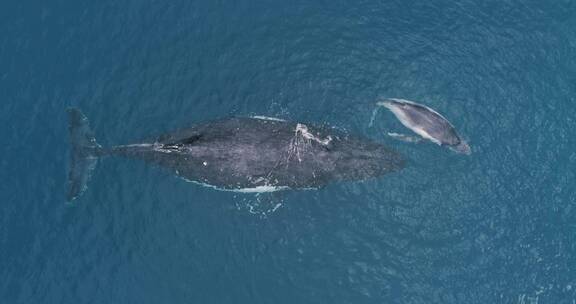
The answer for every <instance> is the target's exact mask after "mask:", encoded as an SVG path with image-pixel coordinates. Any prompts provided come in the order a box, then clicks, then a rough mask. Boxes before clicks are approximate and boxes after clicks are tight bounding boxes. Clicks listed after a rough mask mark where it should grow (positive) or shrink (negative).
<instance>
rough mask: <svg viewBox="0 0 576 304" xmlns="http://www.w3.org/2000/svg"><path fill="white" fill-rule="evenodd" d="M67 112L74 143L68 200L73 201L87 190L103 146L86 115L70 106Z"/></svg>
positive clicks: (71, 155) (70, 165)
mask: <svg viewBox="0 0 576 304" xmlns="http://www.w3.org/2000/svg"><path fill="white" fill-rule="evenodd" d="M66 112H67V114H68V132H69V136H70V143H71V145H72V149H71V152H70V163H69V164H68V166H69V168H68V185H67V186H68V187H67V193H66V200H67V201H68V202H71V201H73V200H74V199H75V198H77V197H78V196H80V195H81V194H82V192H84V190H86V188H87V185H88V181H89V180H90V176H91V173H92V171H93V170H94V168H95V167H96V163H97V162H98V155H99V154H101V152H102V148H101V147H100V145H99V144H98V143H97V142H96V139H95V138H94V134H93V133H92V130H91V129H90V126H89V124H88V119H87V118H86V116H84V114H82V112H80V110H78V109H76V108H68V109H67V110H66Z"/></svg>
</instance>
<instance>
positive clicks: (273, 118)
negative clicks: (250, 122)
mask: <svg viewBox="0 0 576 304" xmlns="http://www.w3.org/2000/svg"><path fill="white" fill-rule="evenodd" d="M251 118H255V119H260V120H271V121H286V120H284V119H282V118H276V117H268V116H261V115H256V116H252V117H251Z"/></svg>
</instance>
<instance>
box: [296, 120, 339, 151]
mask: <svg viewBox="0 0 576 304" xmlns="http://www.w3.org/2000/svg"><path fill="white" fill-rule="evenodd" d="M296 133H297V134H298V133H299V134H301V135H302V136H303V137H304V138H306V139H310V140H313V141H315V142H317V143H319V144H321V145H324V146H326V145H328V144H329V143H330V142H331V141H332V136H330V135H328V136H327V137H326V138H324V139H320V138H318V137H317V136H315V135H314V134H312V133H310V131H308V126H306V125H305V124H301V123H299V124H297V125H296Z"/></svg>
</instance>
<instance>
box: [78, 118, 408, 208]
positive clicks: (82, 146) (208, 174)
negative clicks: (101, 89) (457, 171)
mask: <svg viewBox="0 0 576 304" xmlns="http://www.w3.org/2000/svg"><path fill="white" fill-rule="evenodd" d="M67 112H68V120H69V133H70V139H71V144H72V151H71V153H70V157H71V160H70V161H71V164H70V168H69V172H68V193H67V200H68V201H72V200H74V199H75V198H77V197H78V196H79V195H80V194H81V193H82V192H83V191H84V190H85V189H86V186H87V183H88V180H89V179H90V172H91V171H92V170H93V169H94V168H95V166H96V162H97V161H98V159H99V158H101V157H103V156H121V157H129V158H136V159H141V160H143V161H145V162H147V163H151V164H154V165H157V166H160V167H163V168H166V169H168V170H170V171H172V172H173V173H174V174H175V175H177V176H179V177H181V178H183V179H185V180H188V181H191V182H195V183H198V184H201V185H204V186H209V187H212V188H215V189H218V190H229V191H238V192H268V191H278V190H286V189H311V188H319V187H322V186H324V185H326V184H328V183H331V182H335V181H355V180H363V179H367V178H373V177H377V176H381V175H384V174H386V173H389V172H394V171H398V170H400V169H402V168H403V167H404V166H405V160H404V158H403V157H402V156H401V155H400V154H398V153H397V152H395V151H393V150H391V149H389V148H387V147H385V146H384V145H382V144H379V143H376V142H373V141H370V140H367V139H364V138H361V137H357V136H353V135H349V134H344V133H343V132H341V131H337V130H334V129H331V128H323V127H316V126H312V125H307V124H302V123H297V122H291V121H286V120H282V119H277V118H269V117H264V116H257V117H236V118H227V119H221V120H215V121H210V122H207V123H203V124H198V125H196V126H193V127H190V128H186V129H181V130H177V131H175V132H172V133H168V134H165V135H162V136H159V137H157V138H155V139H153V140H150V141H145V142H142V143H136V144H129V145H120V146H114V147H110V148H102V147H101V146H100V145H99V144H98V143H97V142H96V140H95V138H94V135H93V133H92V131H91V130H90V127H89V124H88V120H87V119H86V117H85V116H84V115H83V114H82V113H81V112H80V111H79V110H78V109H75V108H70V109H68V110H67Z"/></svg>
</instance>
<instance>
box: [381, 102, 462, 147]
mask: <svg viewBox="0 0 576 304" xmlns="http://www.w3.org/2000/svg"><path fill="white" fill-rule="evenodd" d="M377 104H378V105H379V106H383V107H386V108H388V109H389V110H390V111H391V112H392V113H394V115H395V116H396V118H398V120H400V122H401V123H402V124H403V125H404V126H405V127H407V128H409V129H410V130H412V131H414V132H415V133H416V134H418V135H420V136H422V137H423V138H426V139H428V140H430V141H432V142H434V143H436V144H438V145H442V146H447V147H448V148H450V149H451V150H453V151H455V152H458V153H462V154H466V155H469V154H470V153H471V152H472V151H471V149H470V146H469V145H468V143H466V142H465V141H464V140H463V139H462V138H461V137H460V135H458V133H457V132H456V129H455V128H454V126H453V125H452V124H451V123H450V122H449V121H448V120H447V119H446V118H444V117H443V116H442V115H440V113H438V112H436V111H434V110H432V109H431V108H429V107H427V106H425V105H422V104H418V103H415V102H413V101H409V100H405V99H396V98H390V99H387V100H385V101H380V102H378V103H377Z"/></svg>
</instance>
